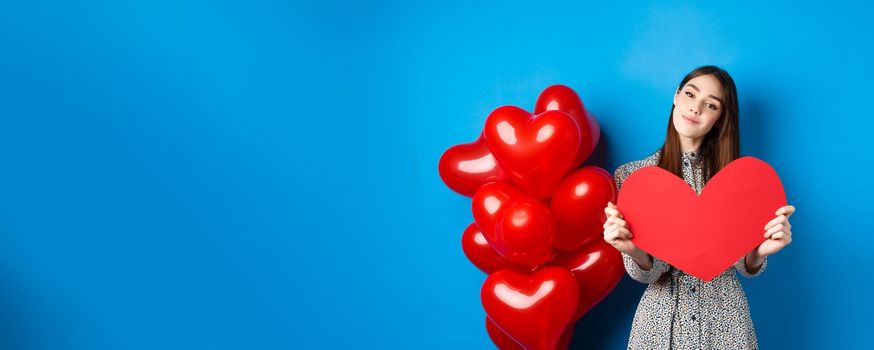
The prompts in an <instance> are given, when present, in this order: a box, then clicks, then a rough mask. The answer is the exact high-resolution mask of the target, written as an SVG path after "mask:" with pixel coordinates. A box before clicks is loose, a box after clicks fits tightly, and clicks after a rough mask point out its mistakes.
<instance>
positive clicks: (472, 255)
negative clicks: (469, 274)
mask: <svg viewBox="0 0 874 350" xmlns="http://www.w3.org/2000/svg"><path fill="white" fill-rule="evenodd" d="M461 247H462V249H463V250H464V255H465V256H467V259H468V260H470V262H472V263H473V265H474V266H476V267H477V268H479V269H480V270H482V271H483V272H485V273H486V274H490V273H492V272H495V271H498V270H502V269H514V270H519V271H528V270H529V269H528V268H526V267H524V266H521V265H517V264H514V263H512V262H510V261H509V260H507V259H504V257H502V256H501V255H499V254H498V252H496V251H495V249H494V248H492V245H491V244H489V241H488V240H486V236H485V235H483V233H482V231H481V230H480V229H479V227H477V226H476V223H472V224H470V225H468V226H467V228H466V229H464V233H463V234H462V235H461Z"/></svg>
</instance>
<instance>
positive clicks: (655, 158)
mask: <svg viewBox="0 0 874 350" xmlns="http://www.w3.org/2000/svg"><path fill="white" fill-rule="evenodd" d="M661 151H662V150H661V148H659V149H657V150H656V151H655V152H653V153H652V154H650V155H648V156H646V157H645V158H643V159H638V160H633V161H630V162H627V163H623V164H622V165H620V166H619V167H617V168H616V171H614V172H613V177H614V179H615V180H616V184H617V186H621V185H622V182H624V181H625V178H627V177H628V176H629V175H631V174H632V173H633V172H635V171H637V170H638V169H640V168H643V167H647V166H651V165H658V164H659V157H660V156H661Z"/></svg>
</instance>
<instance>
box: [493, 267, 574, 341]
mask: <svg viewBox="0 0 874 350" xmlns="http://www.w3.org/2000/svg"><path fill="white" fill-rule="evenodd" d="M579 294H580V291H579V286H578V285H577V281H576V280H575V279H574V276H573V274H571V272H570V271H568V270H567V269H564V268H561V267H558V266H550V267H547V268H544V269H543V270H540V271H538V272H536V273H534V274H533V275H527V274H523V273H519V272H516V271H513V270H501V271H498V272H495V273H493V274H491V275H489V277H487V278H486V280H485V282H483V287H482V291H481V293H480V296H481V299H482V303H483V308H484V309H485V311H486V315H488V317H489V318H490V319H491V320H492V321H493V322H494V323H495V325H497V326H498V328H500V329H501V330H502V331H503V332H504V333H506V334H507V335H509V336H510V337H511V338H513V340H515V341H516V342H517V343H519V344H520V345H522V347H524V348H525V349H528V350H553V349H555V348H556V345H557V344H558V341H559V338H560V337H561V336H562V334H563V333H564V332H565V330H566V329H567V326H568V325H569V324H571V321H572V318H573V315H574V310H575V308H576V305H577V300H579Z"/></svg>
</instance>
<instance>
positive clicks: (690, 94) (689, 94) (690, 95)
mask: <svg viewBox="0 0 874 350" xmlns="http://www.w3.org/2000/svg"><path fill="white" fill-rule="evenodd" d="M686 96H689V97H695V96H693V95H692V93H690V92H688V91H686Z"/></svg>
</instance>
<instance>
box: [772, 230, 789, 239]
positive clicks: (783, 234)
mask: <svg viewBox="0 0 874 350" xmlns="http://www.w3.org/2000/svg"><path fill="white" fill-rule="evenodd" d="M784 237H786V232H783V231H777V232H776V233H774V234H773V235H771V239H781V238H784Z"/></svg>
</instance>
